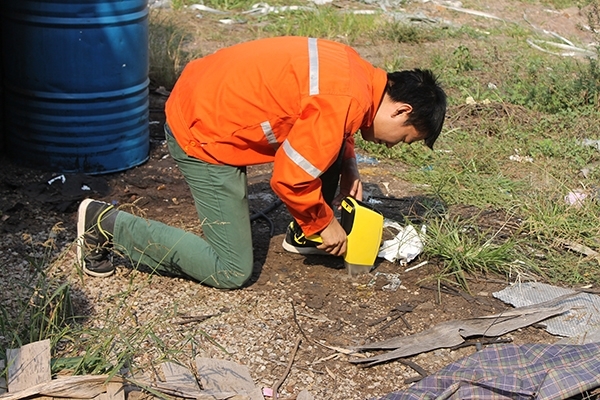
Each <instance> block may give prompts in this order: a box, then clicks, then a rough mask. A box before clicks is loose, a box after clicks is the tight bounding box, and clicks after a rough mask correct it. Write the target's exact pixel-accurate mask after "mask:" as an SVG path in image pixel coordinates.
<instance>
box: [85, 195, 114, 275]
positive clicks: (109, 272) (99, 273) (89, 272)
mask: <svg viewBox="0 0 600 400" xmlns="http://www.w3.org/2000/svg"><path fill="white" fill-rule="evenodd" d="M93 201H94V200H92V199H85V200H84V201H82V202H81V204H79V209H78V210H77V261H78V262H79V265H81V269H83V272H85V273H86V274H87V275H90V276H95V277H98V278H104V277H106V276H110V275H112V274H114V273H115V270H114V269H113V270H112V271H108V272H95V271H91V270H89V269H87V268H86V265H85V257H84V255H83V248H84V247H85V243H84V234H85V212H86V210H87V207H88V205H89V204H90V203H91V202H93Z"/></svg>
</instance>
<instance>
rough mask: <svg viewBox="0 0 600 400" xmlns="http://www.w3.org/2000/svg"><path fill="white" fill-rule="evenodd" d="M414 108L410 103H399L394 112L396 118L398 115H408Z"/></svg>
mask: <svg viewBox="0 0 600 400" xmlns="http://www.w3.org/2000/svg"><path fill="white" fill-rule="evenodd" d="M412 110H413V108H412V106H411V105H410V104H408V103H397V105H396V110H395V111H394V117H395V116H398V115H405V114H406V115H408V114H410V113H411V112H412Z"/></svg>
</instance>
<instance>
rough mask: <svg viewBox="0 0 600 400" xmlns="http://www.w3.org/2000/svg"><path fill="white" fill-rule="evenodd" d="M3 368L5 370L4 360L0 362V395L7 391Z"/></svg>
mask: <svg viewBox="0 0 600 400" xmlns="http://www.w3.org/2000/svg"><path fill="white" fill-rule="evenodd" d="M4 368H6V365H4V360H0V394H3V393H6V392H7V390H8V388H7V387H6V378H5V376H4V374H5V372H6V371H4Z"/></svg>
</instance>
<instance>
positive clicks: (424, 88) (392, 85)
mask: <svg viewBox="0 0 600 400" xmlns="http://www.w3.org/2000/svg"><path fill="white" fill-rule="evenodd" d="M387 78H388V81H387V86H386V88H385V92H386V93H387V94H388V96H390V98H391V99H392V100H393V101H394V102H402V103H407V104H410V105H411V106H412V112H411V113H410V114H409V117H408V120H407V121H406V124H407V125H412V126H413V127H414V128H415V129H416V130H417V132H419V133H421V134H423V135H425V144H426V145H427V147H429V148H431V149H433V144H434V143H435V141H436V140H437V138H438V136H439V135H440V132H441V131H442V125H443V124H444V118H445V117H446V93H445V92H444V90H443V89H442V87H441V86H440V84H439V83H438V80H437V78H436V77H435V75H434V74H433V72H431V71H430V70H427V69H418V68H415V69H413V70H406V71H397V72H390V73H388V74H387Z"/></svg>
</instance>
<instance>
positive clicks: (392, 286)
mask: <svg viewBox="0 0 600 400" xmlns="http://www.w3.org/2000/svg"><path fill="white" fill-rule="evenodd" d="M379 276H382V277H384V278H385V279H387V281H388V282H389V283H388V284H387V285H384V286H383V287H382V288H381V290H386V291H390V292H395V291H396V290H398V288H399V287H400V285H401V284H402V280H400V275H398V274H388V273H385V272H376V273H375V276H374V277H373V278H372V279H371V280H370V281H369V283H367V286H373V285H375V282H376V281H377V277H379Z"/></svg>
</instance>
